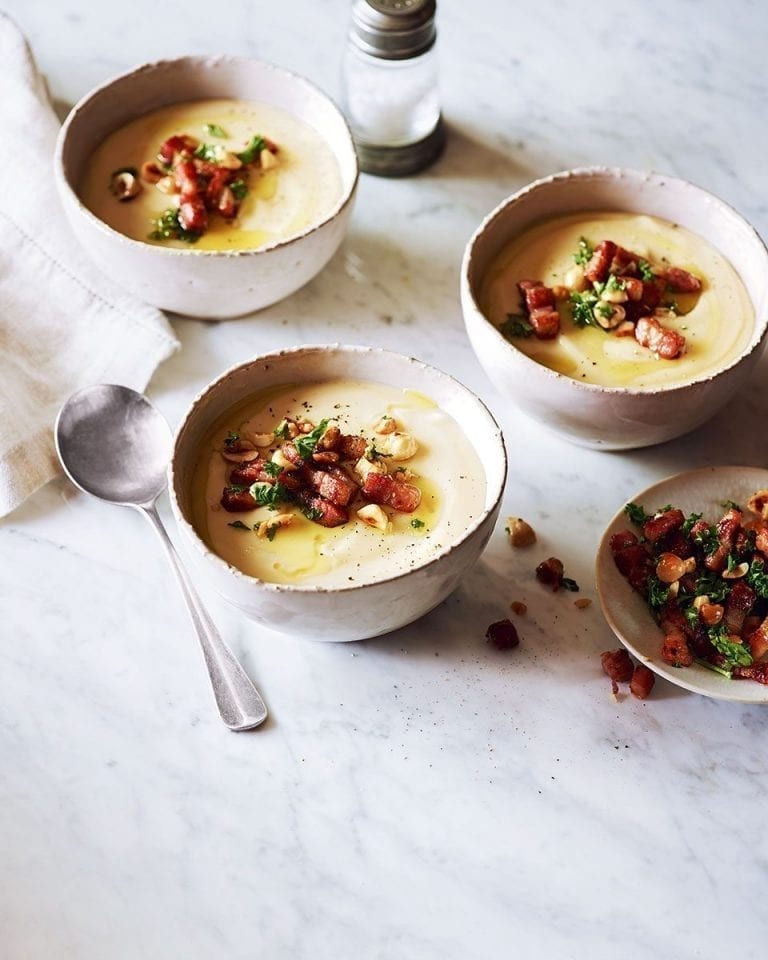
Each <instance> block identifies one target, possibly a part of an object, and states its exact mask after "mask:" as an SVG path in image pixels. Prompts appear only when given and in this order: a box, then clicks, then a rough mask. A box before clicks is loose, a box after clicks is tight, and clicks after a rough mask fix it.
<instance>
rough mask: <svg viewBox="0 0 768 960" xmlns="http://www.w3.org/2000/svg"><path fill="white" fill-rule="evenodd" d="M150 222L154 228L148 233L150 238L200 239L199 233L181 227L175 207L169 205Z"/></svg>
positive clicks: (185, 240) (188, 240)
mask: <svg viewBox="0 0 768 960" xmlns="http://www.w3.org/2000/svg"><path fill="white" fill-rule="evenodd" d="M152 223H153V224H154V230H153V231H152V232H151V233H150V234H149V239H150V240H183V241H184V243H197V241H198V240H199V239H200V234H199V233H195V231H194V230H187V229H185V228H184V227H182V225H181V224H180V223H179V211H178V210H177V209H176V207H169V208H168V209H167V210H165V211H164V212H163V213H161V214H160V216H159V217H158V218H157V219H156V220H153V221H152Z"/></svg>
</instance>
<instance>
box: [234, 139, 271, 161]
mask: <svg viewBox="0 0 768 960" xmlns="http://www.w3.org/2000/svg"><path fill="white" fill-rule="evenodd" d="M266 146H267V141H266V140H265V139H264V137H262V136H261V135H259V134H256V135H255V136H253V137H251V139H250V141H249V143H248V145H247V146H246V148H245V150H241V152H240V153H238V154H237V159H238V160H240V162H241V163H253V161H254V160H255V159H256V157H257V156H258V155H259V154H260V153H261V151H262V150H264V149H265V148H266Z"/></svg>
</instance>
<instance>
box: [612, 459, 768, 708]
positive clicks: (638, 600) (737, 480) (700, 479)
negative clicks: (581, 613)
mask: <svg viewBox="0 0 768 960" xmlns="http://www.w3.org/2000/svg"><path fill="white" fill-rule="evenodd" d="M766 488H768V470H763V469H761V468H759V467H704V468H702V469H700V470H689V471H688V472H686V473H678V474H676V475H675V476H674V477H667V479H666V480H661V481H660V482H659V483H655V484H654V485H653V486H652V487H648V488H647V489H646V490H643V491H641V492H640V493H638V494H636V495H635V496H634V497H631V498H630V500H631V501H632V502H634V503H637V504H640V505H641V506H642V507H644V508H645V510H646V512H647V513H653V512H654V510H657V509H658V508H659V507H663V506H665V505H666V504H671V505H672V506H673V507H679V508H680V509H681V510H682V511H683V513H685V514H689V513H694V512H695V513H701V514H703V515H704V519H705V520H708V521H710V522H711V523H713V522H714V521H716V520H719V518H720V517H721V516H722V515H723V513H724V512H725V509H724V507H723V506H722V504H723V503H724V502H725V501H726V500H733V501H734V502H735V503H739V504H744V503H746V501H747V499H748V498H749V497H751V496H752V494H753V493H755V492H757V491H758V490H763V489H766ZM621 530H633V531H634V532H637V529H636V528H635V527H634V525H633V524H632V523H631V522H630V520H629V517H627V515H626V514H625V513H624V507H623V505H622V509H621V510H619V512H618V513H617V514H616V516H615V517H614V518H613V520H611V522H610V524H609V525H608V529H607V530H606V531H605V533H604V534H603V539H602V540H601V541H600V546H599V548H598V551H597V565H596V570H595V578H596V583H597V594H598V596H599V598H600V604H601V606H602V608H603V615H604V616H605V619H606V620H607V621H608V625H609V626H610V628H611V630H613V632H614V633H615V634H616V636H617V637H618V638H619V640H621V642H622V643H623V644H624V646H625V647H626V648H627V649H628V650H629V651H630V653H633V654H634V655H635V656H636V657H637V658H638V660H640V661H641V663H645V664H647V665H648V666H649V667H650V669H651V670H653V671H654V673H657V674H658V675H659V676H660V677H664V679H665V680H669V682H670V683H674V684H676V685H677V686H678V687H684V688H685V689H686V690H692V691H693V692H694V693H701V694H703V695H704V696H705V697H716V698H717V699H720V700H734V701H737V702H738V703H768V685H765V684H761V683H756V682H755V681H754V680H729V679H728V678H727V677H723V676H721V675H720V674H719V673H715V672H714V671H712V670H708V669H707V668H706V667H702V666H700V665H699V664H697V663H694V664H693V665H692V666H690V667H672V666H670V665H669V664H667V663H665V662H664V661H663V660H662V659H661V645H662V640H663V636H662V632H661V630H660V629H659V627H658V625H657V624H656V623H655V622H654V620H653V617H652V616H651V613H650V611H649V610H648V608H647V606H646V603H645V601H644V600H643V598H642V597H641V596H640V595H639V594H638V593H636V592H635V591H634V590H633V589H632V587H631V586H630V585H629V583H628V582H627V580H625V578H624V577H623V576H622V575H621V574H620V573H619V571H618V570H617V568H616V564H615V563H614V562H613V556H612V555H611V550H610V547H609V546H608V542H609V540H610V538H611V537H612V536H613V534H614V533H619V532H620V531H621Z"/></svg>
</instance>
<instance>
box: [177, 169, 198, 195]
mask: <svg viewBox="0 0 768 960" xmlns="http://www.w3.org/2000/svg"><path fill="white" fill-rule="evenodd" d="M173 177H174V180H175V181H176V186H177V187H178V190H179V193H180V194H181V196H182V199H184V198H187V197H197V196H198V194H199V193H200V184H199V182H198V179H197V170H196V169H195V165H194V163H192V161H191V160H182V161H181V162H180V163H177V164H176V166H175V167H174V168H173Z"/></svg>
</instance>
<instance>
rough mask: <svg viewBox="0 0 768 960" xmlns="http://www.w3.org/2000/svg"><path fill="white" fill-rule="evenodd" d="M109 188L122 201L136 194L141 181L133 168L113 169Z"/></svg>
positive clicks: (130, 198) (139, 188)
mask: <svg viewBox="0 0 768 960" xmlns="http://www.w3.org/2000/svg"><path fill="white" fill-rule="evenodd" d="M109 189H110V191H111V192H112V195H113V196H115V197H117V199H118V200H119V201H120V202H121V203H124V202H125V201H126V200H133V198H134V197H135V196H137V195H138V193H139V191H140V190H141V181H140V180H139V177H138V174H137V173H136V171H135V170H134V169H133V168H131V169H130V170H128V169H126V170H115V172H114V173H113V174H112V178H111V180H110V182H109Z"/></svg>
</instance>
